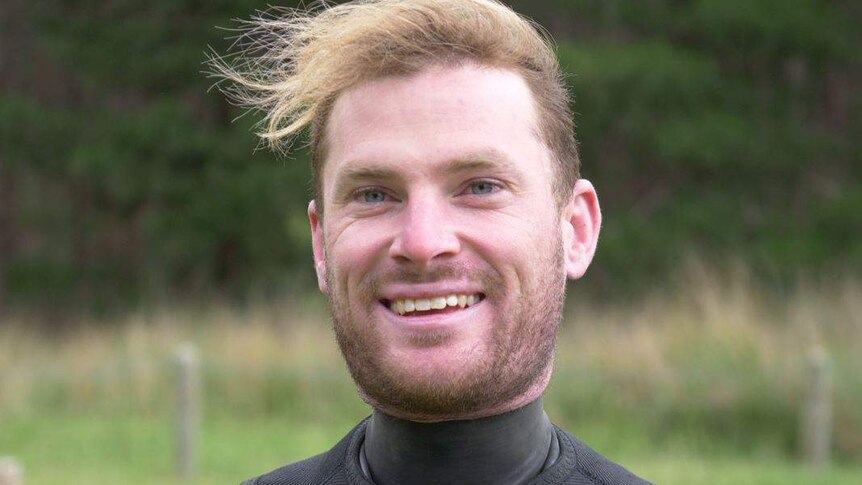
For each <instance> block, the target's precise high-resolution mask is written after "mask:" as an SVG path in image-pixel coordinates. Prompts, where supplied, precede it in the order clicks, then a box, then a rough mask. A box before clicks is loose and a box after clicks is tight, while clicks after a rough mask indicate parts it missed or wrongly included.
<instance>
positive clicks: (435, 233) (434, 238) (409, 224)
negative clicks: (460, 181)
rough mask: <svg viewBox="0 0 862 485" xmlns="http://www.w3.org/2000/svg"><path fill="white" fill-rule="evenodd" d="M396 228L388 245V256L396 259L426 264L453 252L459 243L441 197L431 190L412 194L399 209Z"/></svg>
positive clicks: (456, 250)
mask: <svg viewBox="0 0 862 485" xmlns="http://www.w3.org/2000/svg"><path fill="white" fill-rule="evenodd" d="M402 221H403V222H402V226H401V229H400V232H399V233H398V234H397V236H396V237H395V239H394V240H393V241H392V245H391V246H390V247H389V256H390V257H392V258H394V259H396V260H398V261H399V262H410V263H413V264H415V265H417V266H420V267H423V268H425V267H428V266H429V265H430V264H431V263H432V261H434V260H435V258H436V259H440V258H445V257H447V256H454V255H456V254H458V252H459V251H460V250H461V243H460V241H459V239H458V236H457V235H456V234H455V232H454V221H453V220H452V217H451V216H450V215H449V214H448V211H447V205H446V203H445V201H443V200H440V198H439V196H435V195H433V194H425V195H416V196H414V197H412V198H411V199H410V200H409V201H408V202H407V207H406V210H405V211H404V212H402Z"/></svg>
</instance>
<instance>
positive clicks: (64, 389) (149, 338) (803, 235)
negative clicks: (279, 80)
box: [0, 0, 862, 484]
mask: <svg viewBox="0 0 862 485" xmlns="http://www.w3.org/2000/svg"><path fill="white" fill-rule="evenodd" d="M296 3H297V2H281V3H280V4H281V5H295V4H296ZM333 3H339V2H333ZM510 4H512V5H513V6H514V7H515V8H516V10H518V11H520V12H522V13H524V14H526V15H528V16H530V17H533V18H535V19H536V20H537V21H538V22H539V23H541V24H542V25H544V26H545V27H546V28H547V29H548V30H549V31H550V32H551V33H552V34H553V36H554V38H555V39H556V41H557V44H558V46H557V48H558V52H559V56H560V59H561V64H562V66H563V68H564V70H565V71H566V72H567V73H568V78H567V80H568V83H569V86H570V89H571V92H572V94H573V96H574V100H575V101H574V111H575V112H576V115H575V122H576V124H577V136H578V139H579V141H580V147H581V153H582V160H583V174H584V176H585V177H586V178H589V179H590V180H591V181H593V183H594V184H595V185H596V187H597V189H598V192H599V196H600V200H601V203H602V207H603V210H604V221H605V223H604V227H603V231H602V238H601V241H600V246H599V250H598V254H597V257H596V260H595V262H594V264H593V266H592V267H591V269H590V271H589V273H588V275H587V277H586V278H585V279H584V280H582V281H579V282H576V283H573V284H572V285H571V286H570V288H569V290H570V291H569V299H568V302H567V309H566V318H565V321H564V324H563V328H562V330H561V338H560V343H559V346H558V358H557V373H556V376H555V378H554V381H553V383H552V385H551V388H550V389H549V391H548V393H547V397H546V404H547V408H548V412H549V414H550V415H551V417H552V419H553V420H554V421H556V422H557V423H559V424H561V425H563V426H564V427H566V428H568V429H569V430H570V431H572V432H574V433H575V434H578V435H579V436H580V437H582V438H583V439H584V440H585V441H587V442H588V443H590V444H591V445H593V446H594V447H595V448H597V449H598V450H599V451H601V452H603V453H605V454H606V455H609V456H611V457H612V458H614V459H615V460H618V461H621V462H622V463H624V464H626V465H627V466H628V467H629V468H631V469H633V470H634V471H636V472H638V473H639V474H642V475H644V476H645V477H646V478H649V479H651V480H653V481H656V482H658V483H667V484H674V483H676V484H699V483H703V484H707V483H708V484H714V483H734V484H740V483H752V484H773V483H775V484H779V483H781V484H788V483H836V484H841V483H848V484H849V483H854V484H857V483H862V279H860V275H862V243H860V236H862V114H860V113H862V111H860V107H862V98H860V91H862V62H860V56H859V52H860V46H862V43H860V40H862V39H861V38H860V37H862V35H860V32H862V31H860V29H859V25H862V4H860V3H859V2H856V1H853V0H832V1H825V0H758V1H749V0H650V1H622V0H604V1H599V0H582V1H581V0H572V1H564V0H548V1H526V0H521V1H515V0H512V1H511V2H510ZM267 5H268V3H267V2H264V1H254V0H211V1H206V2H205V1H200V0H149V1H146V2H144V1H132V0H113V1H110V0H76V1H59V0H40V1H37V2H31V1H26V0H3V1H2V2H0V456H2V455H12V456H15V457H16V458H17V459H18V460H19V462H21V463H22V464H23V467H24V469H25V476H26V483H31V484H41V483H45V484H48V483H129V484H155V483H173V482H175V481H176V482H178V481H179V479H178V478H177V477H176V474H175V472H174V466H175V463H174V461H175V460H174V431H173V423H174V415H175V412H174V408H175V403H174V401H175V399H174V394H175V392H174V390H175V381H176V378H175V376H174V374H173V364H172V358H173V357H172V356H173V353H174V349H175V347H176V346H177V345H178V344H179V343H180V342H183V341H190V342H193V343H194V344H195V345H197V347H198V348H199V352H200V355H201V359H202V364H201V366H202V367H201V368H202V382H203V396H204V397H203V415H202V420H201V431H200V448H199V449H198V451H197V457H198V472H197V474H196V478H195V481H196V483H201V484H203V483H207V484H208V483H236V482H238V481H240V480H241V479H244V478H247V477H249V476H252V475H256V474H259V473H262V472H264V471H267V470H269V469H271V468H274V467H276V466H279V465H280V464H283V463H285V462H288V461H293V460H296V459H298V458H302V457H305V456H309V455H311V454H315V453H318V452H321V451H324V450H326V449H328V448H329V446H331V445H332V444H334V443H335V441H337V439H338V438H340V437H341V436H342V435H343V434H344V433H346V432H347V431H348V430H349V429H350V428H351V427H352V425H353V424H354V423H355V422H356V421H358V420H359V419H360V418H361V417H363V416H365V415H366V414H367V413H368V412H369V409H368V408H367V406H365V405H364V403H362V402H361V400H360V399H359V398H358V397H357V396H356V393H355V390H354V388H353V386H352V384H351V382H350V380H349V377H348V376H347V372H346V370H345V369H344V365H343V363H342V361H341V359H340V356H339V354H338V350H337V348H336V347H335V344H334V342H333V339H332V336H331V332H330V330H329V326H330V324H329V320H328V317H327V311H326V302H325V300H323V298H322V297H321V296H320V295H318V294H317V293H316V283H315V282H314V280H313V268H312V265H311V249H310V238H309V234H308V227H307V220H306V215H305V211H306V204H307V201H308V199H309V197H310V170H309V163H308V162H309V156H308V153H307V151H306V150H305V149H304V147H303V146H302V145H303V144H302V143H297V144H296V149H295V150H294V151H293V152H292V153H291V154H290V156H289V157H284V158H278V157H275V156H274V155H272V154H271V153H269V152H268V151H266V150H263V149H257V148H258V147H259V143H258V140H257V139H256V137H255V136H254V124H255V122H256V121H258V120H259V119H260V116H259V115H258V114H255V113H250V114H247V115H243V112H242V111H240V110H238V109H236V108H234V107H231V106H230V105H229V104H227V103H226V101H225V100H224V98H223V97H222V96H221V95H220V94H219V93H218V91H217V90H210V89H209V88H210V86H211V85H212V83H213V79H209V78H208V77H207V75H206V73H205V71H206V69H207V68H206V66H205V65H204V61H205V59H206V53H207V52H208V51H210V49H214V51H215V52H218V53H225V52H227V50H228V46H229V45H230V43H231V39H230V37H232V36H235V35H236V34H237V32H236V31H235V29H236V28H237V27H239V26H240V25H241V24H240V23H238V22H237V21H236V19H247V18H249V17H250V16H251V15H252V14H254V12H255V11H256V10H258V9H265V8H267ZM217 27H221V28H217ZM241 115H243V116H241ZM818 352H819V353H820V355H825V356H826V359H827V362H828V365H827V367H828V369H829V375H830V379H831V380H832V386H831V388H832V389H831V392H830V396H831V400H832V420H833V425H832V435H831V438H830V443H831V449H832V454H831V460H830V464H829V465H827V466H825V467H821V468H819V469H818V468H813V467H810V466H807V465H806V464H805V463H804V461H803V460H802V459H801V457H800V448H801V447H802V443H801V436H802V435H803V433H802V432H801V429H800V428H801V424H800V421H801V415H803V414H804V411H803V410H804V404H805V402H806V400H807V399H808V398H807V397H806V396H807V394H806V392H807V389H808V388H809V387H810V374H811V372H810V363H809V358H810V355H811V354H812V353H818Z"/></svg>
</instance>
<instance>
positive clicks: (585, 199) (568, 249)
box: [560, 179, 602, 280]
mask: <svg viewBox="0 0 862 485" xmlns="http://www.w3.org/2000/svg"><path fill="white" fill-rule="evenodd" d="M560 223H561V225H562V229H563V252H564V253H565V260H566V275H567V276H568V277H569V278H570V279H573V280H576V279H578V278H580V277H581V276H583V275H584V273H586V272H587V267H589V266H590V262H592V260H593V255H594V254H595V253H596V245H597V244H598V242H599V230H600V229H601V227H602V212H601V210H600V209H599V199H598V196H597V195H596V189H595V188H593V184H591V183H590V182H589V181H588V180H584V179H580V180H578V181H577V182H576V183H575V187H574V189H573V190H572V197H571V199H569V202H568V203H567V204H566V205H565V206H564V207H563V210H562V213H561V215H560Z"/></svg>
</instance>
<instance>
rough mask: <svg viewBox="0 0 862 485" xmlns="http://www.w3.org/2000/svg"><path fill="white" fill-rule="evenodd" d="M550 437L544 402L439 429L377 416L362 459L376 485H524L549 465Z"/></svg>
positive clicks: (370, 425)
mask: <svg viewBox="0 0 862 485" xmlns="http://www.w3.org/2000/svg"><path fill="white" fill-rule="evenodd" d="M553 437H554V432H553V426H552V425H551V422H550V420H549V419H548V416H547V415H546V414H545V411H544V409H543V407H542V398H539V399H537V400H535V401H533V402H532V403H530V404H528V405H526V406H524V407H522V408H519V409H516V410H514V411H510V412H508V413H505V414H501V415H497V416H490V417H487V418H482V419H473V420H463V421H445V422H440V423H417V422H413V421H406V420H403V419H398V418H394V417H392V416H388V415H386V414H383V413H381V412H379V411H375V412H374V414H373V415H372V416H371V419H370V420H369V422H368V427H367V428H366V431H365V442H364V444H363V447H362V450H361V451H360V453H364V456H362V458H361V460H362V461H364V462H365V463H363V465H365V464H367V472H369V473H370V475H371V476H370V477H369V478H371V479H372V480H373V481H374V483H376V484H378V485H388V484H404V483H410V484H417V485H420V484H426V483H427V484H430V483H458V484H478V483H507V484H522V483H526V482H528V481H529V480H531V479H532V478H534V477H535V476H536V475H538V474H539V473H540V472H541V471H542V469H543V468H544V467H545V466H546V465H547V460H548V458H549V450H551V449H552V445H553V444H555V441H554V440H553ZM363 468H365V467H363Z"/></svg>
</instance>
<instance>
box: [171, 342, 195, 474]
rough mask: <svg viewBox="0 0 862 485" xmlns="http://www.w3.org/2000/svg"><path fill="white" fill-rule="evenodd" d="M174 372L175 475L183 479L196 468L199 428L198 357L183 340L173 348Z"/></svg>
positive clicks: (191, 346)
mask: <svg viewBox="0 0 862 485" xmlns="http://www.w3.org/2000/svg"><path fill="white" fill-rule="evenodd" d="M175 359H176V371H177V417H176V419H177V422H176V440H177V441H176V446H177V449H176V453H177V456H176V459H177V474H178V475H179V476H180V477H181V478H183V479H184V480H186V481H189V480H191V479H192V478H193V477H194V475H195V473H196V471H197V466H196V459H197V451H198V450H197V448H198V446H197V445H198V428H199V426H200V404H201V402H200V401H201V399H200V386H201V384H200V382H201V380H200V359H199V357H198V350H197V348H196V347H195V346H194V344H191V343H183V344H180V345H179V346H178V347H177V350H176V355H175Z"/></svg>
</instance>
